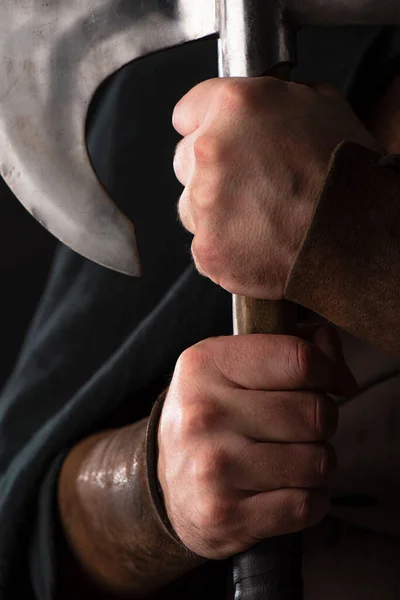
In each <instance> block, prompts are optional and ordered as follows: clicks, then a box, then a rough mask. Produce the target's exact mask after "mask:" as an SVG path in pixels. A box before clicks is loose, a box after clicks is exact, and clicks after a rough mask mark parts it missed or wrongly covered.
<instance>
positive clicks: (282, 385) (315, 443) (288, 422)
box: [158, 326, 356, 559]
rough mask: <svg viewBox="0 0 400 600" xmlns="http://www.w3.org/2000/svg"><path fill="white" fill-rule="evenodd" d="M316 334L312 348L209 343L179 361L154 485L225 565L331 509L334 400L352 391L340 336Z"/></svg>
mask: <svg viewBox="0 0 400 600" xmlns="http://www.w3.org/2000/svg"><path fill="white" fill-rule="evenodd" d="M310 331H311V333H310ZM310 331H308V334H307V335H308V341H307V340H306V339H303V338H297V337H289V336H275V335H253V336H237V337H225V338H224V337H221V338H215V339H209V340H206V341H204V342H201V343H199V344H197V345H196V346H193V347H192V348H190V349H189V350H187V351H186V352H184V353H183V354H182V356H181V357H180V359H179V361H178V363H177V366H176V369H175V373H174V376H173V379H172V382H171V386H170V388H169V392H168V394H167V397H166V400H165V404H164V407H163V411H162V414H161V420H160V425H159V432H158V446H159V460H158V478H159V481H160V484H161V487H162V490H163V495H164V501H165V506H166V510H167V514H168V516H169V519H170V521H171V523H172V525H173V527H174V529H175V531H176V533H177V534H178V536H179V537H180V539H181V540H182V541H183V543H184V544H185V545H186V546H187V547H188V548H190V549H191V550H192V551H193V552H195V553H196V554H199V555H201V556H203V557H205V558H209V559H223V558H227V557H229V556H232V555H234V554H236V553H238V552H241V551H244V550H246V549H247V548H249V547H250V546H252V545H253V544H255V543H256V542H258V541H259V540H261V539H264V538H266V537H270V536H275V535H281V534H286V533H290V532H294V531H298V530H302V529H304V528H306V527H308V526H310V525H312V524H315V523H317V522H318V521H319V520H321V519H322V518H323V517H324V516H325V514H326V513H327V511H328V507H329V495H328V491H327V486H328V484H329V482H330V480H331V477H332V474H333V472H334V470H335V454H334V451H333V449H332V447H331V446H330V445H329V443H328V440H329V439H330V438H331V436H333V434H334V433H335V430H336V426H337V416H338V411H337V407H336V404H335V402H334V400H333V399H332V398H331V397H330V396H329V395H328V394H329V393H333V394H337V395H347V394H351V393H353V392H354V389H355V387H356V384H355V382H354V379H353V377H352V375H351V373H350V372H349V370H348V368H347V367H346V365H345V363H344V359H343V356H342V354H341V348H340V341H339V339H338V337H337V334H336V332H335V331H334V330H333V329H331V328H327V327H325V326H322V327H318V328H317V329H313V328H311V329H310ZM303 335H304V334H303ZM304 337H307V336H305V335H304Z"/></svg>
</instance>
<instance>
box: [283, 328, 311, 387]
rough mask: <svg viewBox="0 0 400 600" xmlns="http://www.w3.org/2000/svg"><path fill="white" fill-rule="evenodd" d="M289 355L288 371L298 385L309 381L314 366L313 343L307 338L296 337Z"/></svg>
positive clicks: (290, 347)
mask: <svg viewBox="0 0 400 600" xmlns="http://www.w3.org/2000/svg"><path fill="white" fill-rule="evenodd" d="M288 355H289V356H288V371H289V375H290V377H291V378H292V379H293V381H294V382H295V383H296V384H298V385H300V384H304V383H307V382H309V380H310V379H311V374H312V366H313V352H312V348H311V345H310V344H309V343H308V342H306V341H305V340H302V339H299V338H294V339H293V344H291V345H290V346H289V351H288Z"/></svg>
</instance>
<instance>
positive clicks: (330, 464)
mask: <svg viewBox="0 0 400 600" xmlns="http://www.w3.org/2000/svg"><path fill="white" fill-rule="evenodd" d="M318 455H319V456H318V459H317V473H318V477H319V478H320V480H322V481H325V480H326V479H328V478H329V477H330V475H331V474H332V472H333V471H334V470H335V468H336V464H337V461H336V453H335V450H334V449H333V447H332V446H331V445H330V444H321V445H320V447H319V451H318Z"/></svg>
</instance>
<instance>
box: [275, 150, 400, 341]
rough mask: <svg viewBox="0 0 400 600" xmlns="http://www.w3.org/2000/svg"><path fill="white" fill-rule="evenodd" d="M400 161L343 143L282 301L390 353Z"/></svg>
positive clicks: (399, 265) (399, 255)
mask: <svg viewBox="0 0 400 600" xmlns="http://www.w3.org/2000/svg"><path fill="white" fill-rule="evenodd" d="M399 194H400V161H399V157H398V156H397V155H388V156H382V155H381V154H379V153H378V152H374V151H373V150H370V149H368V148H366V147H364V146H361V145H359V144H355V143H353V142H344V143H342V144H340V145H339V146H338V147H337V148H336V150H335V152H334V153H333V155H332V158H331V163H330V167H329V171H328V175H327V178H326V181H325V185H324V188H323V190H322V193H321V196H320V199H319V202H318V205H317V207H316V210H315V213H314V217H313V220H312V223H311V225H310V227H309V230H308V232H307V234H306V236H305V239H304V240H303V243H302V246H301V248H300V250H299V253H298V255H297V257H296V260H295V263H294V265H293V268H292V270H291V273H290V275H289V277H288V280H287V284H286V288H285V294H284V296H285V298H286V299H287V300H290V301H292V302H296V303H297V304H300V305H302V306H305V307H306V308H309V309H311V310H312V311H313V312H315V313H318V314H320V315H322V316H323V317H325V318H326V319H328V320H329V321H331V322H333V323H334V324H335V325H337V326H338V327H341V328H343V329H344V330H346V331H348V332H350V333H352V334H354V335H356V336H358V337H360V338H361V339H365V340H367V341H369V342H371V343H375V344H376V345H378V346H381V347H383V348H385V349H387V350H390V351H395V352H396V351H397V352H399V351H400V340H399V337H398V331H399V328H400V313H399V309H398V300H397V285H398V281H399V279H400V201H399Z"/></svg>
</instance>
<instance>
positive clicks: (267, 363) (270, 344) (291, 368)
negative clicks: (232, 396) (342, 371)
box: [190, 334, 336, 393]
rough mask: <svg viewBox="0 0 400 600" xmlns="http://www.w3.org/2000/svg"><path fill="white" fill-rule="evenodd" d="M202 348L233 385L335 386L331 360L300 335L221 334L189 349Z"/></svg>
mask: <svg viewBox="0 0 400 600" xmlns="http://www.w3.org/2000/svg"><path fill="white" fill-rule="evenodd" d="M202 349H204V353H205V358H207V360H208V361H209V364H210V367H211V368H212V367H213V368H215V369H217V370H218V371H219V372H220V374H221V375H222V376H223V377H224V378H225V380H227V381H228V382H230V383H231V384H232V387H240V388H244V389H246V390H266V391H280V390H317V391H321V392H325V393H334V390H335V389H336V384H335V382H334V376H335V368H334V364H333V363H332V361H331V360H329V358H328V357H327V356H326V355H325V354H324V353H323V352H322V351H321V350H320V349H319V348H317V347H316V346H314V345H312V344H310V343H308V342H307V341H305V340H302V339H301V338H298V337H292V336H285V335H260V334H253V335H238V336H230V337H220V338H213V339H210V340H205V341H204V342H200V344H197V345H196V346H193V347H192V348H191V349H190V352H195V353H196V352H202ZM211 357H212V362H211V360H210V358H211ZM196 362H197V361H196ZM225 385H226V381H225Z"/></svg>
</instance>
